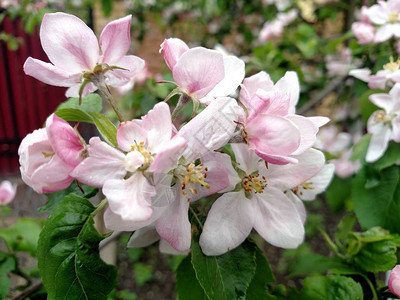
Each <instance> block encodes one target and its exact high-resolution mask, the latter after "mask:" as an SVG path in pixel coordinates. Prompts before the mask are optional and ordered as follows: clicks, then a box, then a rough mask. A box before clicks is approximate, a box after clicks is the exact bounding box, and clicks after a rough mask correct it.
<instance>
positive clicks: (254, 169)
mask: <svg viewBox="0 0 400 300" xmlns="http://www.w3.org/2000/svg"><path fill="white" fill-rule="evenodd" d="M232 149H233V151H234V154H235V157H236V163H237V168H239V169H241V170H242V171H243V172H240V173H236V174H235V175H234V176H231V180H232V181H233V182H232V183H231V185H233V186H235V185H237V184H240V185H241V189H240V190H239V191H235V192H229V193H225V194H223V195H222V196H221V197H219V198H218V199H217V200H216V201H215V203H214V204H213V206H212V207H211V210H210V212H209V214H208V217H207V220H206V222H205V224H204V228H203V232H202V234H201V236H200V246H201V248H202V250H203V252H204V253H205V254H206V255H221V254H223V253H225V252H227V251H229V250H232V249H234V248H236V247H237V246H239V245H240V244H241V243H242V242H243V241H244V240H245V239H246V238H247V236H248V235H249V234H250V232H251V230H252V228H254V229H255V230H256V231H257V232H258V233H259V234H260V235H261V236H262V237H263V238H264V239H265V240H266V241H267V242H269V243H271V244H272V245H274V246H277V247H282V248H296V247H297V246H299V245H300V244H301V243H302V241H303V238H304V227H303V215H302V213H301V212H299V210H298V208H297V207H296V205H295V204H294V203H293V202H292V200H291V199H289V198H288V197H287V196H286V195H285V193H284V192H285V191H288V190H290V189H293V188H295V187H296V186H298V185H300V184H301V183H303V182H305V181H307V180H308V179H310V178H312V177H313V176H314V175H316V174H317V173H318V172H319V171H320V170H321V168H322V166H323V164H324V161H325V159H324V155H323V154H322V153H321V152H320V151H317V150H314V149H309V150H308V151H306V152H304V153H303V154H301V155H299V156H298V163H297V164H287V165H283V166H281V165H269V167H268V168H266V166H265V163H264V162H263V161H262V160H261V159H260V158H259V157H258V156H257V155H256V154H255V153H254V152H253V151H251V150H249V149H248V147H247V146H246V145H245V144H232ZM225 167H226V168H227V169H229V168H232V166H231V165H226V166H225ZM239 174H241V175H239ZM243 174H244V175H243Z"/></svg>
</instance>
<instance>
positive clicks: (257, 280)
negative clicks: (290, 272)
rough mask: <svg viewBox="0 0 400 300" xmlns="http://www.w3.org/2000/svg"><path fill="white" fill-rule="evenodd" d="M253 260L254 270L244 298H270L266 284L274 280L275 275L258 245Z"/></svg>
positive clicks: (261, 299) (249, 299)
mask: <svg viewBox="0 0 400 300" xmlns="http://www.w3.org/2000/svg"><path fill="white" fill-rule="evenodd" d="M254 261H255V263H256V271H255V273H254V276H253V278H252V280H251V282H250V285H249V287H248V288H247V292H246V299H248V300H251V299H258V300H263V299H265V300H267V299H270V297H269V296H268V294H267V284H268V283H272V282H275V277H274V274H273V273H272V270H271V267H270V266H269V263H268V261H267V259H266V258H265V256H264V253H263V252H262V251H261V249H260V248H258V247H256V249H255V252H254Z"/></svg>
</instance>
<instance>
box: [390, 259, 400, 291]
mask: <svg viewBox="0 0 400 300" xmlns="http://www.w3.org/2000/svg"><path fill="white" fill-rule="evenodd" d="M388 286H389V289H390V291H391V292H392V293H393V294H395V295H396V296H399V297H400V265H397V266H395V267H394V268H393V270H392V272H391V273H390V277H389V282H388Z"/></svg>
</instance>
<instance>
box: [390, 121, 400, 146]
mask: <svg viewBox="0 0 400 300" xmlns="http://www.w3.org/2000/svg"><path fill="white" fill-rule="evenodd" d="M391 139H392V140H394V141H395V142H396V143H400V115H398V116H397V117H396V118H394V119H393V120H392V136H391Z"/></svg>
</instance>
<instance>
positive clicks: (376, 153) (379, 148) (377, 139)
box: [365, 115, 392, 162]
mask: <svg viewBox="0 0 400 300" xmlns="http://www.w3.org/2000/svg"><path fill="white" fill-rule="evenodd" d="M373 118H374V117H373V115H372V116H371V117H370V119H369V120H368V132H369V133H371V134H372V137H371V141H370V142H369V146H368V150H367V156H366V157H365V160H366V161H367V162H375V161H377V160H378V159H379V158H381V157H382V156H383V154H384V153H385V151H386V149H387V147H388V145H389V139H390V136H391V134H392V130H391V129H390V127H389V126H388V125H386V124H384V123H374V122H375V121H374V120H373Z"/></svg>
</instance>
